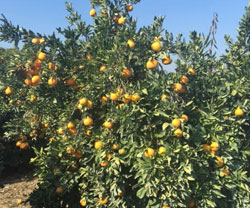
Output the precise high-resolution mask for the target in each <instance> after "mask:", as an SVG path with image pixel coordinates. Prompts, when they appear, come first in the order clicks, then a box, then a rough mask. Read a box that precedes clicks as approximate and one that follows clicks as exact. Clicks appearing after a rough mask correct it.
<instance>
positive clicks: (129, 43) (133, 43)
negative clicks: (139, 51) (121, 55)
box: [127, 39, 135, 48]
mask: <svg viewBox="0 0 250 208" xmlns="http://www.w3.org/2000/svg"><path fill="white" fill-rule="evenodd" d="M127 44H128V46H129V47H130V48H134V47H135V42H134V41H133V40H131V39H129V40H128V41H127Z"/></svg>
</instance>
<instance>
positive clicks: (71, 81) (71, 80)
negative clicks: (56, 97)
mask: <svg viewBox="0 0 250 208" xmlns="http://www.w3.org/2000/svg"><path fill="white" fill-rule="evenodd" d="M75 84H76V82H75V80H74V79H73V78H72V77H70V78H69V79H68V80H67V85H70V86H73V85H75Z"/></svg>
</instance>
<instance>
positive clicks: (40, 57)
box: [37, 52, 46, 61]
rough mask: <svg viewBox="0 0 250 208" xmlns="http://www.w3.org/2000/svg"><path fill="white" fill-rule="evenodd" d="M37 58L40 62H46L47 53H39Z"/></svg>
mask: <svg viewBox="0 0 250 208" xmlns="http://www.w3.org/2000/svg"><path fill="white" fill-rule="evenodd" d="M37 58H38V59H39V60H41V61H43V60H45V59H46V53H43V52H40V53H38V56H37Z"/></svg>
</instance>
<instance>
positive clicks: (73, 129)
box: [68, 128, 77, 134]
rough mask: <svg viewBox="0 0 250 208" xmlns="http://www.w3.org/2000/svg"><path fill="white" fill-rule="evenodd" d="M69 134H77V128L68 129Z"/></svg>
mask: <svg viewBox="0 0 250 208" xmlns="http://www.w3.org/2000/svg"><path fill="white" fill-rule="evenodd" d="M68 132H69V133H70V134H76V132H77V130H76V128H72V129H68Z"/></svg>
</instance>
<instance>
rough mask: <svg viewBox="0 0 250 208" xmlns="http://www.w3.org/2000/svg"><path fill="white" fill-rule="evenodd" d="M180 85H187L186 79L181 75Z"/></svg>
mask: <svg viewBox="0 0 250 208" xmlns="http://www.w3.org/2000/svg"><path fill="white" fill-rule="evenodd" d="M180 83H181V84H187V83H188V77H187V76H186V75H182V76H181V79H180Z"/></svg>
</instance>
